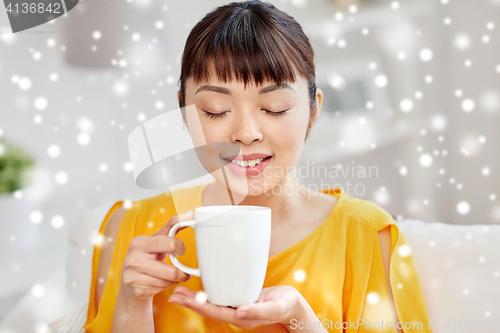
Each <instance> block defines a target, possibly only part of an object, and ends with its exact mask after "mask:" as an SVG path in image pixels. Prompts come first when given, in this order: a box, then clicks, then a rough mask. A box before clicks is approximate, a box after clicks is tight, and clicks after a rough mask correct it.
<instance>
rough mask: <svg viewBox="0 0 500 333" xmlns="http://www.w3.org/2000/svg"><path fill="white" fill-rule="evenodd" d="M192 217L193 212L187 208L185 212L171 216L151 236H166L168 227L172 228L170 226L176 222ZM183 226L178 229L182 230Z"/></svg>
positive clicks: (168, 230)
mask: <svg viewBox="0 0 500 333" xmlns="http://www.w3.org/2000/svg"><path fill="white" fill-rule="evenodd" d="M192 219H194V213H193V211H191V210H188V211H187V212H184V213H182V214H179V215H178V216H172V218H171V219H170V220H168V222H167V223H166V224H165V225H164V226H163V227H161V228H160V229H159V230H158V231H157V232H155V233H154V234H153V236H158V235H165V236H168V234H169V232H170V229H172V227H173V226H174V225H176V224H177V223H179V222H181V221H187V220H192ZM184 228H185V227H184ZM184 228H180V229H179V230H182V229H184ZM179 230H177V231H179Z"/></svg>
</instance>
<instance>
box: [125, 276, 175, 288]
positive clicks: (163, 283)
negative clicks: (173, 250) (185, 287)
mask: <svg viewBox="0 0 500 333" xmlns="http://www.w3.org/2000/svg"><path fill="white" fill-rule="evenodd" d="M123 283H125V284H134V285H138V286H143V287H151V288H159V289H165V288H168V287H170V286H171V285H173V284H177V283H178V282H174V281H167V280H164V279H160V278H157V277H154V276H151V275H148V274H143V273H140V272H133V273H132V274H125V275H124V276H123Z"/></svg>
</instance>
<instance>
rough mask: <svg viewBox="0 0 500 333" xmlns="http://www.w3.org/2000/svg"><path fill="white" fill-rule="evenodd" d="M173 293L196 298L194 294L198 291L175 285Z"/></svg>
mask: <svg viewBox="0 0 500 333" xmlns="http://www.w3.org/2000/svg"><path fill="white" fill-rule="evenodd" d="M173 293H174V294H181V295H184V296H186V297H195V298H196V295H198V293H197V292H196V291H192V290H189V289H188V288H186V287H183V286H177V287H175V289H174V291H173Z"/></svg>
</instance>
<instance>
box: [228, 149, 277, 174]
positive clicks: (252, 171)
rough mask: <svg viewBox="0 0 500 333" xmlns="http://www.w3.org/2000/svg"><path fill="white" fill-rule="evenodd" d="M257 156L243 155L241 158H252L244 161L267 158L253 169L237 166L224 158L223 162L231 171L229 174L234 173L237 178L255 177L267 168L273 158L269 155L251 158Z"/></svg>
mask: <svg viewBox="0 0 500 333" xmlns="http://www.w3.org/2000/svg"><path fill="white" fill-rule="evenodd" d="M257 155H259V154H249V155H243V157H248V156H250V157H252V158H248V159H245V160H253V159H256V158H265V157H269V158H266V159H265V160H263V161H262V162H260V163H259V164H257V165H254V166H253V167H250V166H248V167H243V166H239V165H237V164H235V163H233V162H231V161H230V160H229V159H226V158H223V160H224V162H226V165H227V166H228V168H229V170H231V172H232V173H234V174H235V175H237V176H255V175H258V174H260V173H262V172H263V171H264V169H265V168H267V166H268V165H269V163H270V162H271V160H272V158H273V157H272V156H270V155H264V154H260V156H262V157H253V156H257ZM240 156H241V155H240ZM233 159H234V158H233ZM239 160H241V159H239Z"/></svg>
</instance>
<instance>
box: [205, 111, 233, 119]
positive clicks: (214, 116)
mask: <svg viewBox="0 0 500 333" xmlns="http://www.w3.org/2000/svg"><path fill="white" fill-rule="evenodd" d="M203 112H204V113H205V116H207V117H209V118H210V119H217V118H222V117H224V116H225V115H226V113H229V112H231V111H224V112H221V113H212V112H208V111H203Z"/></svg>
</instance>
